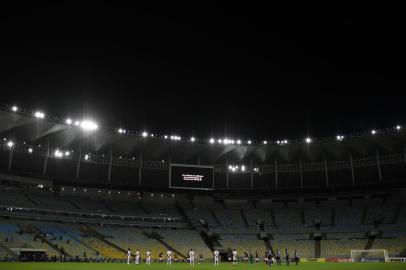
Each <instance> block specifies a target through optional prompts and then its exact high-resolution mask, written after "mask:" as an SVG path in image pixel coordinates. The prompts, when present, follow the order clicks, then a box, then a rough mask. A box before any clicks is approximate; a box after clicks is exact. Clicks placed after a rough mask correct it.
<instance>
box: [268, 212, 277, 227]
mask: <svg viewBox="0 0 406 270" xmlns="http://www.w3.org/2000/svg"><path fill="white" fill-rule="evenodd" d="M269 211H270V212H271V219H272V224H273V226H274V227H275V228H277V227H278V224H276V218H275V215H274V213H273V211H272V210H269Z"/></svg>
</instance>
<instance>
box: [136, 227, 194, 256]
mask: <svg viewBox="0 0 406 270" xmlns="http://www.w3.org/2000/svg"><path fill="white" fill-rule="evenodd" d="M143 234H144V235H145V236H147V237H148V238H152V239H155V240H157V241H158V242H159V243H161V244H162V245H163V246H164V247H166V248H167V249H168V250H171V251H173V252H175V253H176V254H178V255H179V256H180V257H182V258H183V259H186V256H185V255H184V254H183V253H181V252H180V251H179V250H177V249H175V248H174V247H172V246H171V245H169V244H168V243H167V242H165V240H164V239H165V238H164V237H162V235H160V234H159V233H157V232H154V231H152V232H150V233H149V232H147V231H143Z"/></svg>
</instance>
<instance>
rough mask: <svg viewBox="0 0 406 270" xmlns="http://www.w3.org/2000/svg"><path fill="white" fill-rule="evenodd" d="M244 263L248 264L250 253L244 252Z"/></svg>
mask: <svg viewBox="0 0 406 270" xmlns="http://www.w3.org/2000/svg"><path fill="white" fill-rule="evenodd" d="M243 261H244V262H245V263H248V252H246V251H244V257H243Z"/></svg>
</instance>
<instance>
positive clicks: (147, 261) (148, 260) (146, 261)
mask: <svg viewBox="0 0 406 270" xmlns="http://www.w3.org/2000/svg"><path fill="white" fill-rule="evenodd" d="M145 263H146V264H151V251H149V250H147V259H146V260H145Z"/></svg>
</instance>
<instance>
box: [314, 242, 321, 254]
mask: <svg viewBox="0 0 406 270" xmlns="http://www.w3.org/2000/svg"><path fill="white" fill-rule="evenodd" d="M320 256H321V240H320V239H316V240H314V257H315V258H320Z"/></svg>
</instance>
